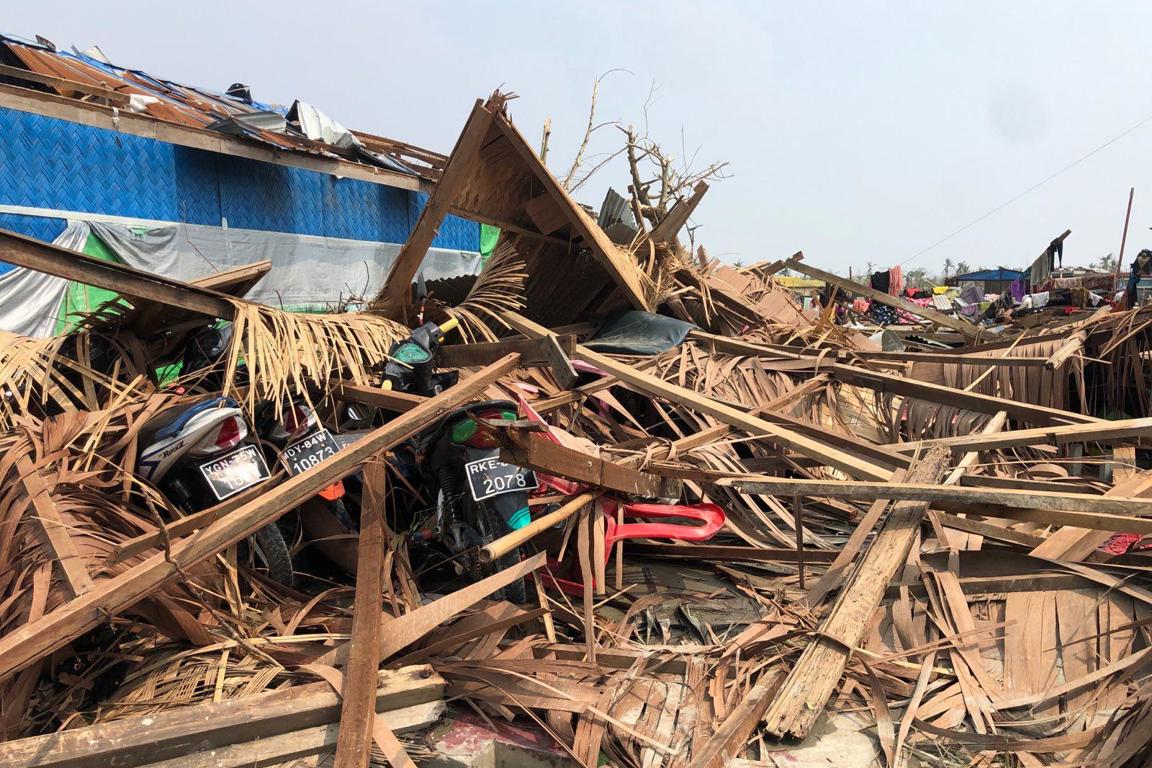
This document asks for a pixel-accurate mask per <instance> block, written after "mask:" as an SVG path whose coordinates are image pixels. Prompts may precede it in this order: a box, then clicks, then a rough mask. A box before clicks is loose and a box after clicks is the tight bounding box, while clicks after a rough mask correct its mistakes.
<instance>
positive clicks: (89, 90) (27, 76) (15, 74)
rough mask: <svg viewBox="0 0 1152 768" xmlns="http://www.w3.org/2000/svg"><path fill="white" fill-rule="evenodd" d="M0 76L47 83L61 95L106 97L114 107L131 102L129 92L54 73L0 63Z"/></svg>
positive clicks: (41, 83) (42, 83)
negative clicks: (70, 78)
mask: <svg viewBox="0 0 1152 768" xmlns="http://www.w3.org/2000/svg"><path fill="white" fill-rule="evenodd" d="M0 77H9V78H12V79H13V80H23V81H24V82H26V83H39V84H40V85H47V86H49V87H51V88H54V89H55V90H56V91H57V92H59V93H60V95H61V96H67V95H68V94H69V93H79V94H83V95H84V96H99V97H100V98H102V99H107V100H108V103H110V104H111V105H112V106H114V107H121V108H123V107H126V106H128V104H129V103H130V102H131V98H130V97H129V94H127V93H121V92H120V91H114V90H112V89H111V88H100V87H99V86H95V85H88V84H87V83H78V82H76V81H75V80H68V79H66V78H63V77H56V76H54V75H43V74H41V73H39V72H32V71H31V70H27V69H21V68H20V67H12V66H9V65H7V64H0ZM37 93H39V91H37Z"/></svg>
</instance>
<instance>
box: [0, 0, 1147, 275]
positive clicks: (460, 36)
mask: <svg viewBox="0 0 1152 768" xmlns="http://www.w3.org/2000/svg"><path fill="white" fill-rule="evenodd" d="M6 5H7V6H8V7H6V8H5V9H4V12H3V14H2V15H0V25H2V31H3V32H5V33H6V34H13V35H21V36H27V37H31V36H33V35H35V34H41V35H43V36H45V37H47V38H49V39H50V40H53V41H54V42H55V43H56V44H57V45H58V46H60V47H65V48H66V47H68V46H71V45H76V46H78V47H80V48H84V47H87V46H89V45H91V44H93V43H96V44H99V45H100V46H101V48H102V49H103V50H104V52H105V53H106V54H107V55H108V56H109V58H111V59H112V61H114V62H115V63H117V64H120V65H123V66H129V67H134V68H139V69H143V70H145V71H148V72H150V73H152V74H155V75H157V76H160V77H166V78H169V79H173V80H180V81H185V82H189V83H193V84H198V85H203V86H206V87H214V88H219V89H223V88H225V87H227V86H228V85H229V84H230V83H232V82H235V81H241V82H245V83H248V84H249V85H250V86H251V87H252V91H253V95H254V96H255V97H256V98H257V99H262V100H266V101H274V102H280V103H289V102H291V100H292V99H293V98H297V97H298V98H300V99H302V100H304V101H308V102H310V103H312V104H314V105H316V106H318V107H319V108H321V109H322V110H324V111H326V112H328V113H329V114H330V115H331V116H332V117H334V118H336V119H337V120H339V121H341V122H342V123H344V124H345V125H347V126H348V127H351V128H356V129H360V130H365V131H370V132H373V133H378V134H382V135H385V136H391V137H394V138H398V139H402V140H404V141H408V142H411V143H414V144H418V145H422V146H426V147H429V148H432V149H436V150H439V151H442V152H447V151H448V150H449V149H450V148H451V146H452V144H453V142H454V140H455V138H456V136H457V135H458V133H459V131H460V128H461V127H462V125H463V122H464V119H465V117H466V116H467V114H468V111H469V109H470V108H471V104H472V101H473V100H474V99H475V98H477V97H481V96H485V95H487V94H488V93H490V92H491V91H492V90H493V89H494V88H496V87H502V88H503V89H504V90H506V91H508V90H510V91H514V92H515V93H517V94H519V96H520V98H519V99H518V100H516V101H514V102H512V103H511V106H510V109H511V112H512V116H513V120H514V121H515V122H516V124H517V125H518V126H519V127H520V130H521V131H522V132H524V133H525V135H527V136H528V137H529V138H530V139H531V140H532V141H533V142H534V143H535V142H536V141H538V138H539V134H540V127H541V124H542V122H543V120H544V118H545V117H548V116H550V117H551V118H552V124H553V135H552V150H551V153H552V154H551V155H550V157H549V164H550V166H551V167H552V168H553V170H554V171H556V172H557V173H563V172H564V171H565V170H566V169H567V167H568V164H569V163H570V162H571V157H572V154H573V153H574V151H575V149H576V147H577V145H578V144H579V141H580V138H581V136H582V133H583V129H584V123H585V121H586V119H587V107H588V99H589V93H590V91H591V87H592V83H593V81H594V80H595V78H596V76H597V75H599V74H601V73H603V72H605V71H606V70H609V69H614V68H624V69H627V70H629V71H630V72H631V73H632V74H627V73H616V74H614V75H611V76H610V77H609V78H608V79H607V80H606V81H605V83H604V85H603V86H602V89H601V97H600V108H599V118H600V119H603V120H614V119H619V120H621V121H623V122H625V123H629V122H633V123H636V124H638V125H639V124H640V123H642V121H643V105H644V102H645V100H646V98H647V96H648V93H649V89H650V87H651V85H652V83H653V81H655V82H656V83H657V85H658V91H657V96H656V100H655V102H654V103H653V104H652V106H651V108H650V109H649V124H650V127H651V132H652V135H653V136H654V137H655V138H657V139H658V140H660V141H662V142H663V143H664V144H665V145H666V147H667V148H668V149H669V150H671V151H673V152H674V153H675V154H676V155H677V156H681V157H682V156H684V153H683V152H682V151H681V146H683V147H685V148H686V149H687V154H688V155H691V154H693V153H696V152H697V150H699V151H698V154H697V157H698V159H699V161H700V162H702V163H705V162H707V161H710V160H728V161H730V163H731V165H730V171H731V173H732V178H730V179H727V180H724V181H721V182H717V183H716V184H714V185H713V187H712V190H711V191H710V192H709V193H708V196H707V197H706V198H705V200H704V202H703V203H702V204H701V206H700V208H699V209H697V216H696V223H697V224H700V225H701V226H700V228H699V229H698V230H697V237H698V240H699V241H700V242H703V243H704V244H705V245H706V246H707V248H708V249H709V251H710V253H711V254H712V255H714V256H716V255H719V256H723V257H724V258H726V259H729V260H736V259H740V260H743V261H744V262H746V263H749V262H752V261H757V260H762V259H776V258H781V257H784V256H787V255H789V254H791V253H793V252H794V251H796V250H799V249H802V250H803V251H804V252H805V254H806V256H807V258H808V260H809V261H810V262H811V263H813V264H816V265H821V266H825V267H831V268H833V269H835V270H838V271H843V272H846V271H847V269H848V267H849V266H850V265H851V266H852V267H854V268H855V269H857V270H860V269H862V268H863V267H864V265H865V264H866V263H868V262H872V263H873V264H875V265H876V266H881V265H882V266H890V265H892V264H896V263H901V262H904V263H905V264H904V266H905V269H911V268H915V267H917V266H923V267H926V268H928V269H929V270H930V271H935V270H938V269H939V268H940V265H941V264H943V262H944V259H945V258H951V259H952V260H953V261H961V260H963V261H966V262H968V263H969V264H970V265H971V266H972V267H978V266H988V267H995V266H997V265H1004V266H1010V267H1011V266H1022V265H1025V264H1027V263H1028V262H1030V261H1031V260H1032V259H1033V258H1034V257H1035V256H1036V255H1038V254H1039V253H1040V252H1041V251H1042V250H1043V249H1044V247H1045V246H1046V244H1047V242H1048V241H1049V240H1050V239H1052V238H1053V237H1054V236H1056V235H1058V234H1059V233H1060V232H1062V231H1063V230H1064V229H1066V228H1070V229H1072V236H1071V237H1070V238H1069V240H1068V241H1067V244H1066V246H1067V247H1066V252H1065V257H1066V258H1065V262H1066V263H1073V264H1083V263H1087V262H1088V261H1091V260H1095V259H1097V258H1098V257H1100V256H1102V255H1104V254H1106V253H1108V252H1118V250H1119V246H1120V234H1121V229H1122V225H1123V217H1124V206H1125V204H1126V201H1127V195H1128V188H1129V187H1130V186H1136V187H1137V189H1136V204H1135V207H1134V211H1133V222H1132V228H1131V231H1130V234H1129V243H1128V248H1127V253H1126V260H1130V259H1131V257H1132V256H1134V255H1135V253H1136V251H1138V250H1139V249H1140V248H1142V247H1146V246H1150V245H1152V232H1149V226H1150V225H1152V183H1149V179H1148V177H1147V176H1146V175H1144V174H1145V173H1146V172H1147V171H1148V169H1149V167H1150V163H1149V161H1150V160H1152V122H1150V123H1148V124H1145V125H1143V126H1141V127H1139V128H1137V129H1136V130H1134V131H1132V132H1131V133H1129V134H1128V135H1127V136H1124V137H1123V138H1121V139H1119V140H1118V141H1116V142H1115V143H1113V144H1112V145H1111V146H1109V147H1107V148H1105V149H1103V150H1102V151H1100V152H1099V153H1098V154H1096V155H1094V156H1092V157H1090V158H1088V159H1087V160H1085V161H1084V162H1082V163H1080V164H1079V165H1077V166H1076V167H1074V168H1072V169H1071V170H1069V171H1067V172H1066V173H1063V174H1062V175H1060V176H1058V177H1057V178H1055V179H1053V180H1051V181H1049V182H1048V183H1046V184H1045V185H1043V186H1041V187H1040V188H1038V189H1036V190H1035V191H1032V192H1030V193H1029V194H1027V195H1026V196H1024V197H1023V198H1021V199H1020V200H1018V201H1017V202H1015V203H1013V204H1012V205H1009V206H1008V207H1007V208H1005V209H1004V210H1002V211H1000V212H998V213H996V214H995V215H993V216H990V217H989V218H987V219H985V220H984V221H982V222H980V223H978V224H976V225H975V226H973V227H971V228H970V229H968V230H966V231H965V232H963V233H962V234H959V235H957V236H956V237H954V238H952V239H951V240H949V241H948V242H946V243H943V244H941V245H939V246H937V247H935V248H933V249H931V250H930V251H928V252H927V253H925V254H924V255H922V256H919V257H917V258H915V259H912V260H911V261H908V259H910V257H912V256H913V255H914V254H916V253H917V252H919V251H921V250H922V249H924V248H926V247H928V246H931V245H932V244H933V243H935V242H936V241H938V240H940V239H941V238H944V237H945V236H947V235H949V234H950V233H952V232H953V231H955V230H956V229H958V228H960V227H962V226H964V225H966V224H968V223H970V222H972V221H973V220H974V219H976V218H978V217H980V216H982V215H984V214H986V213H988V212H989V211H990V210H992V209H993V208H995V207H997V206H998V205H1000V204H1002V203H1004V202H1005V201H1007V200H1009V199H1010V198H1012V197H1014V196H1016V195H1018V194H1020V193H1021V192H1023V191H1025V190H1026V189H1028V188H1029V187H1031V186H1032V185H1034V184H1036V183H1037V182H1039V181H1041V180H1043V179H1044V178H1046V177H1047V176H1049V175H1050V174H1052V173H1054V172H1056V171H1058V170H1060V169H1061V168H1063V167H1064V166H1066V165H1068V164H1070V163H1072V162H1073V161H1075V160H1077V159H1078V158H1080V157H1081V156H1083V155H1085V154H1087V153H1088V152H1090V151H1092V150H1094V149H1096V148H1097V147H1099V146H1100V145H1102V144H1104V143H1106V142H1108V141H1109V140H1111V139H1114V138H1116V137H1117V136H1118V135H1119V134H1121V133H1122V132H1124V131H1125V130H1127V129H1129V128H1131V127H1132V126H1134V125H1136V124H1138V123H1140V122H1141V121H1142V120H1145V119H1147V118H1149V117H1152V3H1150V2H1147V0H1141V1H1133V2H1127V3H1114V4H1109V3H1092V4H1085V3H1074V2H1051V1H1049V2H1011V3H1005V2H948V3H945V2H841V3H821V4H814V3H796V2H789V3H782V2H771V3H753V2H748V3H740V2H678V1H674V0H666V1H664V2H659V3H636V2H614V3H602V2H579V3H576V2H572V3H567V2H559V0H553V2H540V1H539V0H538V1H537V2H507V3H499V2H488V3H464V2H403V3H393V2H375V3H374V2H345V1H344V0H328V2H320V3H318V2H307V3H305V2H298V1H297V0H280V1H279V2H276V3H259V2H257V3H250V2H240V1H236V0H233V2H227V3H225V2H216V1H215V0H184V1H183V2H176V3H167V2H155V1H154V0H153V2H142V1H140V0H127V1H124V2H118V1H117V0H103V2H99V3H78V2H74V1H72V2H58V1H53V0H38V2H36V3H14V2H13V3H7V4H6ZM681 136H683V143H682V141H681ZM619 139H620V137H619V134H618V133H617V132H616V131H615V130H614V129H611V128H608V129H604V130H602V131H600V132H599V133H598V134H597V136H596V141H594V144H593V147H592V149H591V151H593V152H598V151H604V150H608V149H615V148H616V147H617V146H618V145H619V144H618V142H619ZM610 183H613V184H615V185H616V186H617V188H619V189H622V188H623V186H624V184H625V183H626V182H625V180H624V175H623V169H622V168H617V169H616V170H615V171H609V172H605V173H603V174H602V175H598V176H597V177H594V179H593V180H592V181H591V182H589V184H588V185H587V186H586V187H585V188H584V189H583V190H581V193H580V194H579V195H578V197H579V198H580V199H581V200H582V201H583V202H587V203H590V204H593V205H598V204H599V203H600V201H601V199H602V197H603V194H604V190H605V189H606V188H607V186H608V185H609V184H610Z"/></svg>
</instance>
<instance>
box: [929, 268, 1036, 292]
mask: <svg viewBox="0 0 1152 768" xmlns="http://www.w3.org/2000/svg"><path fill="white" fill-rule="evenodd" d="M1023 276H1024V273H1023V272H1021V271H1020V270H1017V269H1005V268H1004V267H1000V268H998V269H981V270H977V271H976V272H965V273H964V274H962V275H953V276H951V277H949V278H948V279H947V280H945V281H944V282H945V284H947V285H957V286H959V285H963V284H964V283H982V284H983V286H984V287H983V291H984V293H1003V292H1004V291H1006V290H1008V286H1009V285H1011V284H1012V283H1013V282H1015V281H1016V280H1019V279H1020V278H1021V277H1023Z"/></svg>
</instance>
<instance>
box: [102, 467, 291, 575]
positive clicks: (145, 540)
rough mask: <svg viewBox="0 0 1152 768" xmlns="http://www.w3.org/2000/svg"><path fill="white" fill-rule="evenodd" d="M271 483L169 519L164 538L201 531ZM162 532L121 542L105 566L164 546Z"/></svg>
mask: <svg viewBox="0 0 1152 768" xmlns="http://www.w3.org/2000/svg"><path fill="white" fill-rule="evenodd" d="M270 482H271V481H270V480H269V481H266V482H264V483H260V484H259V485H254V486H252V487H251V488H249V489H247V490H245V491H241V492H240V493H238V494H236V495H235V496H233V497H231V498H229V499H226V500H224V501H222V502H220V503H219V504H216V505H214V506H211V507H208V509H202V510H200V511H199V512H195V513H193V514H191V515H188V516H187V517H181V518H180V519H178V520H173V521H171V522H170V523H168V524H167V525H166V531H167V538H168V539H178V538H180V537H182V536H187V535H188V534H190V533H193V532H194V531H198V530H200V529H201V528H206V527H207V526H208V524H209V523H214V522H216V521H217V520H219V519H220V518H222V517H224V516H225V515H227V514H229V513H230V512H232V511H234V510H237V509H239V508H240V507H242V506H244V505H245V504H247V503H248V502H249V501H252V499H255V498H257V497H258V496H260V494H262V493H264V491H265V490H267V486H268V484H269V483H270ZM164 540H165V533H164V532H161V531H153V532H151V533H142V534H140V535H139V536H136V537H134V538H131V539H128V540H127V541H122V542H120V543H119V544H117V545H116V546H115V547H113V548H112V551H111V552H109V553H108V562H109V563H121V562H124V560H126V559H128V558H129V557H132V556H133V555H138V554H140V553H141V552H145V551H147V550H149V549H152V548H153V547H159V546H161V545H162V544H163V543H164Z"/></svg>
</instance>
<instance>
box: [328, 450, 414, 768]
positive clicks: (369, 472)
mask: <svg viewBox="0 0 1152 768" xmlns="http://www.w3.org/2000/svg"><path fill="white" fill-rule="evenodd" d="M385 460H386V457H385V456H383V455H377V456H375V457H373V458H372V459H369V460H368V462H367V464H365V465H364V505H363V508H362V510H361V514H360V541H359V545H358V547H357V550H356V597H355V600H354V602H353V606H352V609H353V611H352V640H351V643H352V649H351V650H350V651H349V653H348V665H347V666H346V667H345V669H344V680H343V685H342V686H341V690H340V695H341V699H342V701H341V706H340V734H339V736H338V738H337V741H336V764H335V768H368V762H369V760H370V759H371V757H372V726H373V724H374V722H375V720H376V707H375V703H376V702H375V698H376V696H375V692H376V675H377V672H379V670H380V656H379V653H380V635H381V633H382V631H383V613H382V606H383V601H384V578H383V577H384V549H385V544H386V542H385V533H384V531H385V526H384V507H385V501H386V497H387V488H386V487H385V486H386V484H387V482H388V476H387V470H386V469H385V464H384V462H385ZM409 762H411V761H409Z"/></svg>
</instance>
